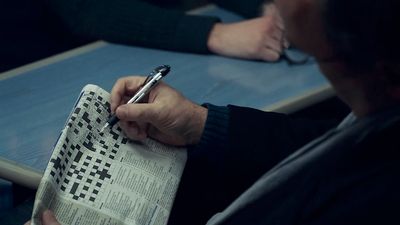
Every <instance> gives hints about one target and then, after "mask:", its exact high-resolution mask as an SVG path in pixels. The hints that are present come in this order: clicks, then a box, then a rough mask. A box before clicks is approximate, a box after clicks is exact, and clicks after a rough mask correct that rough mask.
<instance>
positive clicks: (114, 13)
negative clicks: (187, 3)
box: [46, 0, 219, 53]
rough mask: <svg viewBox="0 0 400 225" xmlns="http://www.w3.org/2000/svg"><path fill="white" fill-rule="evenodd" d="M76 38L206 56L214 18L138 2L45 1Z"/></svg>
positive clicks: (215, 20)
mask: <svg viewBox="0 0 400 225" xmlns="http://www.w3.org/2000/svg"><path fill="white" fill-rule="evenodd" d="M46 3H47V5H48V7H50V9H51V10H52V11H53V12H54V13H55V14H56V15H57V16H59V17H60V19H61V21H62V22H63V23H64V24H65V25H66V27H68V29H69V30H70V32H72V33H73V34H74V35H75V36H76V37H77V38H83V39H102V40H106V41H109V42H114V43H119V44H127V45H136V46H143V47H151V48H159V49H165V50H173V51H183V52H193V53H209V51H208V48H207V40H208V35H209V32H210V31H211V28H212V27H213V26H214V24H215V23H216V22H218V21H219V19H218V18H216V17H209V16H194V15H186V14H185V13H184V12H181V11H175V10H170V9H168V10H167V9H163V8H160V7H158V6H154V5H151V4H149V3H146V2H143V1H138V0H114V1H106V0H69V1H65V0H46Z"/></svg>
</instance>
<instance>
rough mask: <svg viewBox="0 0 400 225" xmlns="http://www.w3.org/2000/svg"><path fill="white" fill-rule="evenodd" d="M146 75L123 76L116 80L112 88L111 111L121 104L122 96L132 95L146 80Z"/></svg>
mask: <svg viewBox="0 0 400 225" xmlns="http://www.w3.org/2000/svg"><path fill="white" fill-rule="evenodd" d="M145 79H146V78H145V77H123V78H120V79H118V80H117V82H115V84H114V87H113V88H112V90H111V112H115V109H116V108H117V107H118V106H119V105H120V104H121V101H122V98H123V97H124V96H126V95H132V94H133V93H134V92H135V91H136V90H137V89H138V88H139V87H140V86H141V85H142V84H143V82H144V80H145Z"/></svg>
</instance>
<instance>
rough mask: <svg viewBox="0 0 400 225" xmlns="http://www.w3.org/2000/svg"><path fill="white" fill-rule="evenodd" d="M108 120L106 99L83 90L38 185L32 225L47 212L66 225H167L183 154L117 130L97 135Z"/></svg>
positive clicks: (95, 90) (104, 95) (98, 92)
mask: <svg viewBox="0 0 400 225" xmlns="http://www.w3.org/2000/svg"><path fill="white" fill-rule="evenodd" d="M109 115H110V103H109V94H108V93H107V92H106V91H104V90H102V89H101V88H99V87H98V86H95V85H86V86H85V87H84V88H83V90H82V92H81V94H80V96H79V99H78V101H77V103H76V104H75V106H74V108H73V110H72V112H71V114H70V116H69V118H68V120H67V123H66V125H65V128H64V129H63V131H62V133H61V134H60V137H59V139H58V141H57V143H56V145H55V147H54V151H53V154H52V156H51V159H50V161H49V164H48V165H47V168H46V170H45V173H44V176H43V178H42V180H41V182H40V185H39V189H38V191H37V193H36V200H35V204H34V209H33V213H32V224H41V219H40V217H41V214H42V212H43V211H44V210H45V209H51V210H52V211H53V212H54V214H55V215H56V217H57V219H58V220H59V222H60V223H61V224H68V225H69V224H83V225H86V224H102V225H116V224H133V225H156V224H157V225H159V224H160V225H164V224H166V223H167V221H168V216H169V214H170V211H171V208H172V204H173V201H174V197H175V194H176V191H177V188H178V185H179V181H180V177H181V175H182V172H183V169H184V166H185V163H186V158H187V152H186V149H181V148H173V147H170V146H165V145H163V144H160V143H158V142H155V141H153V140H150V139H147V140H145V141H144V142H141V143H139V142H133V141H131V140H129V139H128V138H127V137H126V136H124V134H123V132H122V131H121V129H120V128H119V127H118V125H115V126H114V127H113V128H112V129H108V128H107V129H106V130H105V132H104V133H99V129H100V128H101V127H102V126H103V125H104V124H105V123H106V121H107V118H108V116H109Z"/></svg>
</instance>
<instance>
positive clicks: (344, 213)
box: [45, 0, 400, 225]
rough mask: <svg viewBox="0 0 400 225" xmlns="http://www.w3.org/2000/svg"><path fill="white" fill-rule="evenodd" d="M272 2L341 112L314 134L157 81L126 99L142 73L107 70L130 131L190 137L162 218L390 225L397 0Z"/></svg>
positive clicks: (397, 172) (396, 173) (394, 193)
mask: <svg viewBox="0 0 400 225" xmlns="http://www.w3.org/2000/svg"><path fill="white" fill-rule="evenodd" d="M276 4H277V6H278V8H279V10H280V13H281V15H282V18H283V21H284V23H285V26H286V28H287V35H288V39H289V41H290V42H292V43H294V44H296V45H297V46H299V47H300V48H302V49H303V50H304V51H306V52H308V53H310V54H312V55H314V56H315V58H316V59H317V61H318V64H319V66H320V68H321V71H322V72H323V73H324V74H325V76H326V77H327V78H328V80H329V81H330V83H331V84H332V86H333V87H334V88H335V90H336V91H337V93H338V96H339V97H340V98H341V99H343V100H344V101H345V102H346V103H347V104H348V105H349V107H350V108H351V110H352V114H351V115H349V117H347V118H346V119H345V120H344V121H343V122H342V123H341V124H340V125H339V126H338V127H337V128H335V129H333V130H330V131H328V132H326V133H324V131H325V129H326V128H325V127H324V126H323V125H321V126H320V124H316V123H311V122H310V121H304V120H294V119H291V118H289V117H287V116H285V115H281V114H275V113H268V112H261V111H257V110H252V109H248V108H241V107H237V106H228V107H217V106H213V105H209V104H208V105H205V106H206V107H204V106H199V105H196V104H194V103H192V102H191V101H189V100H188V99H186V98H184V97H183V96H182V95H181V94H179V93H178V92H177V91H175V90H173V89H172V88H170V87H168V86H167V85H166V84H163V83H161V84H160V85H159V86H157V87H156V88H155V89H154V90H153V91H152V92H151V93H150V95H149V98H148V102H149V103H145V104H134V105H125V104H123V103H124V102H122V99H123V98H124V97H125V96H127V95H128V94H127V93H132V91H135V90H136V89H137V88H138V87H139V86H140V85H141V83H142V82H143V80H144V78H140V77H126V78H122V79H120V80H118V81H117V83H116V84H115V86H114V88H113V90H112V110H113V111H115V112H116V114H117V116H118V117H119V118H120V119H121V121H120V125H121V127H122V128H123V130H124V131H125V133H126V134H127V135H128V136H129V137H130V138H132V139H136V140H141V139H143V138H145V137H148V136H149V137H152V138H154V139H157V140H159V141H161V142H164V143H167V144H171V145H179V146H182V145H186V146H192V147H191V148H190V151H189V160H188V164H187V167H186V168H185V174H184V175H183V179H182V183H181V185H180V188H179V190H178V196H177V199H176V202H175V203H174V209H173V212H172V215H171V218H170V223H171V224H205V223H207V224H209V225H214V224H224V225H225V224H252V225H253V224H274V225H275V224H284V225H288V224H399V223H400V219H399V218H398V215H397V212H398V210H397V209H398V204H399V202H400V192H399V190H400V179H399V178H400V168H399V166H400V158H399V156H400V151H399V150H400V142H399V141H398V134H399V133H400V92H399V90H400V83H399V82H400V80H399V77H400V71H399V56H398V54H397V50H399V47H398V46H395V45H393V43H395V42H394V41H396V40H399V34H398V32H396V31H394V30H393V29H395V28H397V27H399V25H400V24H399V23H400V18H399V14H398V10H399V9H400V5H399V2H398V1H394V0H380V1H376V0H363V1H361V0H352V1H348V0H324V1H321V0H277V1H276ZM321 135H322V136H321ZM318 136H320V137H318ZM310 141H311V142H310ZM307 142H309V143H308V144H307ZM45 216H48V214H46V215H45ZM54 219H55V218H54V217H52V220H54Z"/></svg>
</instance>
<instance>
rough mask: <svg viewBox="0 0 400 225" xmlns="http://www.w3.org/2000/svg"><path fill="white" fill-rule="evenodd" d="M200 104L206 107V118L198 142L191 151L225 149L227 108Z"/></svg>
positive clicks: (227, 123) (227, 124)
mask: <svg viewBox="0 0 400 225" xmlns="http://www.w3.org/2000/svg"><path fill="white" fill-rule="evenodd" d="M202 106H204V107H206V108H208V114H207V120H206V124H205V127H204V131H203V134H202V136H201V139H200V142H199V143H198V144H197V145H196V146H194V147H193V149H192V150H193V151H196V152H203V151H208V150H210V149H219V150H220V151H221V150H222V149H225V148H226V147H227V145H228V135H229V108H228V107H225V106H215V105H212V104H209V103H206V104H203V105H202Z"/></svg>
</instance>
